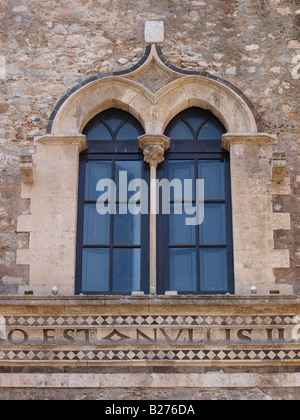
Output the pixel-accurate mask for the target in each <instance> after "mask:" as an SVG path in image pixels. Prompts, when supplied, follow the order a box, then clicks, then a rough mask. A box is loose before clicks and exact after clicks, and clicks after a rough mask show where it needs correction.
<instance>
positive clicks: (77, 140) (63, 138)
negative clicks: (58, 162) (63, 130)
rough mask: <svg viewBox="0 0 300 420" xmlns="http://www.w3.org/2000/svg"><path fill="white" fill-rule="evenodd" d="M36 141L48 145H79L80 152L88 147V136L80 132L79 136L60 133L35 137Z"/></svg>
mask: <svg viewBox="0 0 300 420" xmlns="http://www.w3.org/2000/svg"><path fill="white" fill-rule="evenodd" d="M35 143H37V144H43V145H46V146H66V145H70V146H78V148H79V152H82V151H83V150H85V149H87V140H86V136H84V135H82V134H79V135H78V136H69V135H60V136H57V135H56V136H52V135H45V136H42V137H38V138H36V139H35Z"/></svg>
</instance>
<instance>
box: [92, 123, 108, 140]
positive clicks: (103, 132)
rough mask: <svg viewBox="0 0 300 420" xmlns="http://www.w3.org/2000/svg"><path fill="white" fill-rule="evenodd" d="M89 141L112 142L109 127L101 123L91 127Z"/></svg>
mask: <svg viewBox="0 0 300 420" xmlns="http://www.w3.org/2000/svg"><path fill="white" fill-rule="evenodd" d="M87 130H88V131H87V133H88V134H87V140H88V141H92V140H112V137H111V134H110V132H109V131H108V129H107V127H106V126H105V125H104V124H103V123H102V122H101V121H95V122H94V124H92V126H91V127H89V126H88V128H87Z"/></svg>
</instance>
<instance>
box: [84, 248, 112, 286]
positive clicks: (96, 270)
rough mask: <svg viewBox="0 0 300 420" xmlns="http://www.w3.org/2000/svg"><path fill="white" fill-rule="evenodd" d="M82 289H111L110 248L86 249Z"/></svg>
mask: <svg viewBox="0 0 300 420" xmlns="http://www.w3.org/2000/svg"><path fill="white" fill-rule="evenodd" d="M82 291H84V292H98V291H99V292H106V291H109V249H84V250H83V255H82Z"/></svg>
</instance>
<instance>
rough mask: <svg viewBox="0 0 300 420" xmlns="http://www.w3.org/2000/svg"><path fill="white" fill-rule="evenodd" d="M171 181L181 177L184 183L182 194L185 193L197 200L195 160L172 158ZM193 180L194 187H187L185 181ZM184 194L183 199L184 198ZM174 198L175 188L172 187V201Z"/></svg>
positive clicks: (182, 183) (170, 165)
mask: <svg viewBox="0 0 300 420" xmlns="http://www.w3.org/2000/svg"><path fill="white" fill-rule="evenodd" d="M168 170H169V181H170V182H171V181H172V180H174V179H179V180H180V181H181V185H182V194H183V192H184V193H185V195H186V197H188V198H189V199H192V200H195V165H194V161H193V160H170V161H169V168H168ZM188 179H190V180H192V182H191V185H192V188H191V189H188V188H185V185H184V181H185V180H188ZM183 197H184V196H183V195H182V199H183ZM173 200H174V190H173V188H172V189H171V201H173Z"/></svg>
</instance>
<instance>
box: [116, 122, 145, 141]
mask: <svg viewBox="0 0 300 420" xmlns="http://www.w3.org/2000/svg"><path fill="white" fill-rule="evenodd" d="M141 135H142V131H141V130H140V129H138V128H137V127H135V126H134V125H133V124H132V122H130V121H128V122H127V123H126V124H124V125H123V127H122V128H121V129H120V131H119V132H118V134H117V138H116V139H117V140H135V139H137V138H138V137H139V136H141Z"/></svg>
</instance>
